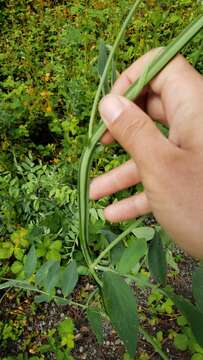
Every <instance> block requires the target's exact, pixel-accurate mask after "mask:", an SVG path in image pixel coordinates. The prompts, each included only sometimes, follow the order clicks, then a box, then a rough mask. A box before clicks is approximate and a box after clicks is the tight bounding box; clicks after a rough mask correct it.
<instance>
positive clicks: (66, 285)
mask: <svg viewBox="0 0 203 360" xmlns="http://www.w3.org/2000/svg"><path fill="white" fill-rule="evenodd" d="M77 282H78V272H77V264H76V262H75V261H72V262H71V263H70V264H68V266H67V267H66V268H65V270H64V272H63V274H62V279H61V288H62V291H63V295H64V296H68V295H69V294H70V293H71V292H72V291H73V289H74V288H75V286H76V284H77Z"/></svg>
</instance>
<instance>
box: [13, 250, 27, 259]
mask: <svg viewBox="0 0 203 360" xmlns="http://www.w3.org/2000/svg"><path fill="white" fill-rule="evenodd" d="M24 253H25V250H24V249H21V248H15V249H14V256H15V258H16V259H17V260H20V261H22V260H23V257H24Z"/></svg>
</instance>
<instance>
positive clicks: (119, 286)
mask: <svg viewBox="0 0 203 360" xmlns="http://www.w3.org/2000/svg"><path fill="white" fill-rule="evenodd" d="M103 280H104V286H103V288H102V293H103V300H104V304H105V308H106V311H107V313H108V315H109V318H110V320H111V322H112V324H113V326H114V328H115V329H116V331H117V332H118V334H119V336H120V338H121V340H122V341H123V342H124V344H125V346H126V348H127V351H128V352H129V354H130V355H131V356H132V357H133V356H134V355H135V353H136V347H137V336H138V328H139V323H138V316H137V301H136V298H135V296H134V294H133V292H132V290H131V288H130V287H129V286H128V285H127V284H126V282H125V281H124V280H123V279H122V277H121V276H119V275H117V274H115V273H112V272H105V273H104V277H103Z"/></svg>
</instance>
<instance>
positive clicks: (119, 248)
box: [110, 241, 126, 265]
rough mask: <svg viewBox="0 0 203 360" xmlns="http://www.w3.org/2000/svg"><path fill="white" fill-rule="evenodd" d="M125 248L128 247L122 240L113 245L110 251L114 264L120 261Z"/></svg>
mask: <svg viewBox="0 0 203 360" xmlns="http://www.w3.org/2000/svg"><path fill="white" fill-rule="evenodd" d="M125 249H126V248H125V246H124V245H123V243H122V242H121V241H120V242H119V243H118V244H117V245H116V246H114V247H113V249H112V250H111V252H110V254H111V263H112V265H117V264H118V263H119V261H120V259H121V257H122V255H123V252H124V251H125Z"/></svg>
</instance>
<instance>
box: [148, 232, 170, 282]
mask: <svg viewBox="0 0 203 360" xmlns="http://www.w3.org/2000/svg"><path fill="white" fill-rule="evenodd" d="M148 264H149V270H150V273H151V274H152V276H153V277H154V279H155V280H156V281H157V282H158V283H160V284H162V285H164V284H165V283H166V275H167V262H166V251H165V250H164V247H163V244H162V240H161V238H160V236H159V234H158V233H156V234H155V236H154V238H153V240H151V241H150V243H149V245H148Z"/></svg>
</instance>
